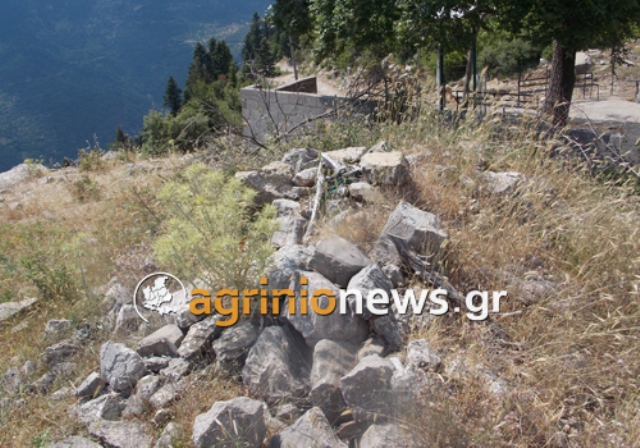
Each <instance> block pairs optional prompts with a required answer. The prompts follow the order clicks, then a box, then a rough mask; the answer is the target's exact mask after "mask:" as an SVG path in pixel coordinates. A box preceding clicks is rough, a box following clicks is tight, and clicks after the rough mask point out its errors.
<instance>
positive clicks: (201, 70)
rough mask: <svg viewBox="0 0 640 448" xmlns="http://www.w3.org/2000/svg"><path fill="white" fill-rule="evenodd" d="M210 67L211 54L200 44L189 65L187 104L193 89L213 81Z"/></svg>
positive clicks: (195, 48) (186, 91)
mask: <svg viewBox="0 0 640 448" xmlns="http://www.w3.org/2000/svg"><path fill="white" fill-rule="evenodd" d="M209 67H210V62H209V53H208V52H207V49H206V48H205V46H204V45H202V44H201V43H200V42H198V43H197V44H196V46H195V47H194V49H193V60H192V61H191V64H190V65H189V72H188V73H187V80H186V82H185V91H184V100H185V102H186V101H189V99H190V98H191V96H192V93H193V89H194V87H195V86H196V84H197V83H199V82H204V83H207V82H211V81H212V79H211V76H210V74H209Z"/></svg>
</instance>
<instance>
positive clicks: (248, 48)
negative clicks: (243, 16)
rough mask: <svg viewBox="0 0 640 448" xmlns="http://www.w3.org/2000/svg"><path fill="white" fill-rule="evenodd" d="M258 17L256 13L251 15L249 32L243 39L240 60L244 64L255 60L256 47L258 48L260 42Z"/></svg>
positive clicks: (260, 33) (260, 22)
mask: <svg viewBox="0 0 640 448" xmlns="http://www.w3.org/2000/svg"><path fill="white" fill-rule="evenodd" d="M261 24H262V21H261V20H260V16H259V15H258V13H257V12H255V13H253V19H252V20H251V26H250V27H249V32H248V33H247V35H246V36H245V38H244V44H243V46H242V60H243V61H244V62H247V61H251V60H254V59H255V58H256V55H257V52H258V47H259V46H260V40H261V39H262V32H261Z"/></svg>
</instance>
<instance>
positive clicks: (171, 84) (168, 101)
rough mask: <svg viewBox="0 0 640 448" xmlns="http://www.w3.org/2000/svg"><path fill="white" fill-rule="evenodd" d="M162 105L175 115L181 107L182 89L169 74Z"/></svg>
mask: <svg viewBox="0 0 640 448" xmlns="http://www.w3.org/2000/svg"><path fill="white" fill-rule="evenodd" d="M164 107H166V108H168V109H169V110H170V111H171V114H172V115H176V114H177V113H178V112H179V111H180V108H181V107H182V89H180V87H178V83H177V82H176V80H175V79H173V76H169V80H168V81H167V87H166V89H165V90H164ZM118 129H120V128H118Z"/></svg>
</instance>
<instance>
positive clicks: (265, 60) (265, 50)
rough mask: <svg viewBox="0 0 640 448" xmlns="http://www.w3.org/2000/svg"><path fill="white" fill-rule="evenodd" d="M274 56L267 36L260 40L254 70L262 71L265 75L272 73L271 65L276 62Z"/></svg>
mask: <svg viewBox="0 0 640 448" xmlns="http://www.w3.org/2000/svg"><path fill="white" fill-rule="evenodd" d="M274 62H275V61H274V57H273V54H272V52H271V47H270V45H269V41H268V40H267V38H266V37H263V38H262V39H261V40H260V44H259V45H258V49H257V51H256V58H255V63H254V70H256V71H257V72H262V73H263V74H264V75H265V76H269V75H271V72H272V70H271V66H272V65H273V63H274Z"/></svg>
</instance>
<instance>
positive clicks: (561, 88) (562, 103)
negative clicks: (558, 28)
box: [542, 41, 576, 126]
mask: <svg viewBox="0 0 640 448" xmlns="http://www.w3.org/2000/svg"><path fill="white" fill-rule="evenodd" d="M575 65H576V51H575V50H570V49H568V48H564V47H562V46H561V45H560V44H558V41H554V42H553V60H552V62H551V79H550V80H549V92H548V94H547V98H546V99H545V102H544V107H543V110H542V111H543V112H544V113H545V114H548V115H551V116H552V117H553V118H552V119H553V125H554V126H565V125H566V124H567V120H568V119H569V109H570V108H571V98H572V96H573V86H574V85H575V83H576V70H575Z"/></svg>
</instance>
